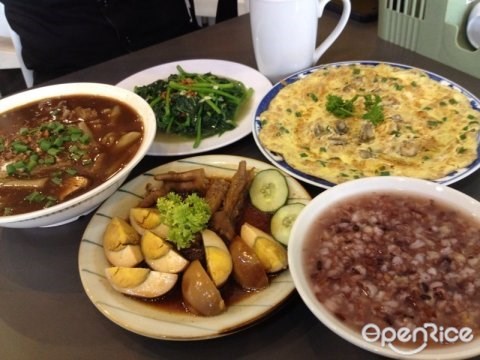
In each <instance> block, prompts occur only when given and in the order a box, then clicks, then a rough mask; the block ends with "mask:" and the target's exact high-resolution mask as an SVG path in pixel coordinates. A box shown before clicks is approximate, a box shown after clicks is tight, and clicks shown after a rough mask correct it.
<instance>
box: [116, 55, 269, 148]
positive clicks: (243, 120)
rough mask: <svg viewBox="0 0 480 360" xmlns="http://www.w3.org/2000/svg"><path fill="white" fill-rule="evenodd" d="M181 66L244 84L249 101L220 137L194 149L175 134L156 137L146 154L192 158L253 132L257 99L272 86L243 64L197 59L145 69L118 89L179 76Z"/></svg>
mask: <svg viewBox="0 0 480 360" xmlns="http://www.w3.org/2000/svg"><path fill="white" fill-rule="evenodd" d="M178 65H180V66H181V67H182V68H183V69H184V70H185V71H187V72H194V73H207V72H211V73H212V74H215V75H220V76H223V77H228V78H231V79H235V80H239V81H241V82H243V84H244V85H245V86H246V87H251V88H252V89H254V93H253V95H252V99H251V100H250V103H249V104H248V106H247V107H246V108H245V109H244V111H243V113H242V115H241V117H240V118H239V119H238V122H237V127H236V128H235V129H233V130H231V131H227V132H225V133H223V134H222V135H220V136H212V137H209V138H207V139H203V140H202V142H201V143H200V145H199V146H198V147H197V148H194V147H193V140H189V139H184V138H180V137H178V136H175V135H167V134H157V136H156V137H155V140H154V142H153V144H152V147H151V148H150V150H149V151H148V154H149V155H163V156H176V155H193V154H198V153H201V152H206V151H209V150H214V149H218V148H221V147H223V146H226V145H229V144H231V143H234V142H235V141H238V140H240V139H242V138H243V137H245V136H247V135H249V134H250V133H251V131H252V125H251V119H252V117H253V114H254V113H255V109H256V108H257V106H258V104H259V103H260V100H261V99H262V98H263V96H264V95H265V94H266V93H267V92H268V90H270V88H271V87H272V84H271V82H270V80H268V79H267V78H266V77H265V76H264V75H262V74H261V73H259V72H258V71H257V70H255V69H252V68H251V67H248V66H246V65H243V64H238V63H235V62H230V61H224V60H213V59H198V60H180V61H174V62H171V63H167V64H162V65H158V66H154V67H151V68H149V69H145V70H143V71H140V72H138V73H136V74H133V75H131V76H129V77H127V78H126V79H124V80H122V81H120V82H119V83H118V84H117V86H119V87H122V88H124V89H127V90H131V91H133V89H134V87H135V86H142V85H147V84H150V83H152V82H154V81H156V80H159V79H166V78H168V76H169V75H171V74H176V73H178V70H177V66H178Z"/></svg>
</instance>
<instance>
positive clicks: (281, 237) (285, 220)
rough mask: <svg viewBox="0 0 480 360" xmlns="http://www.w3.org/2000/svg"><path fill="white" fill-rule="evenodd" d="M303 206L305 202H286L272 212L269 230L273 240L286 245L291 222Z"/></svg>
mask: <svg viewBox="0 0 480 360" xmlns="http://www.w3.org/2000/svg"><path fill="white" fill-rule="evenodd" d="M304 207H305V204H301V203H293V204H288V205H284V206H282V207H281V208H280V209H278V210H277V211H276V212H275V214H273V216H272V219H271V220H270V231H271V232H272V236H273V237H274V238H275V240H277V241H279V242H281V243H282V244H284V245H288V239H289V238H290V231H291V230H292V226H293V223H294V222H295V219H296V218H297V216H298V214H300V211H302V210H303V208H304Z"/></svg>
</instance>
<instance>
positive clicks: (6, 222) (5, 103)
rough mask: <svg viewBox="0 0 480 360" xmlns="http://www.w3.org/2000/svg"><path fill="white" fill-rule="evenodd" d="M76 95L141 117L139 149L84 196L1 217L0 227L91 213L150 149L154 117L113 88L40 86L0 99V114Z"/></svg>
mask: <svg viewBox="0 0 480 360" xmlns="http://www.w3.org/2000/svg"><path fill="white" fill-rule="evenodd" d="M77 94H88V95H93V96H103V97H110V98H114V99H116V100H119V101H122V102H124V103H126V104H127V105H130V106H131V107H132V108H133V109H135V110H136V111H137V112H138V113H139V114H140V116H141V118H142V119H143V123H144V136H143V140H142V143H141V145H140V148H139V149H138V151H137V153H136V154H135V156H134V157H133V158H132V159H131V160H130V161H129V162H128V164H126V165H125V167H124V168H123V169H121V170H120V171H119V172H117V173H116V174H115V175H114V176H112V177H110V178H109V179H108V180H107V181H105V182H104V183H103V184H101V185H99V186H97V187H95V188H93V189H92V190H90V191H88V192H86V193H85V194H82V195H80V196H77V197H75V198H73V199H70V200H68V201H65V202H62V203H60V204H57V205H54V206H51V207H49V208H45V209H42V210H37V211H32V212H29V213H25V214H19V215H10V216H0V227H11V228H32V227H40V226H53V225H61V224H64V223H67V222H70V221H74V220H76V219H77V218H78V217H79V216H81V215H84V214H86V213H89V212H91V211H92V210H94V209H95V208H96V207H98V206H99V205H100V203H101V202H102V201H104V200H105V199H106V198H108V197H109V196H110V195H111V194H113V193H114V192H115V191H116V190H117V189H118V188H119V187H120V185H121V184H122V183H123V182H124V181H125V179H126V178H127V176H128V174H129V173H130V171H131V170H132V169H133V168H134V167H135V166H136V165H137V164H138V163H139V162H140V160H142V159H143V157H144V156H145V154H146V152H147V150H148V149H149V148H150V146H151V144H152V142H153V138H154V136H155V132H156V127H157V125H156V121H155V114H154V113H153V111H152V109H151V108H150V106H149V105H148V104H147V102H146V101H145V100H143V99H142V98H141V97H140V96H138V95H136V94H134V93H132V92H131V91H127V90H125V89H121V88H119V87H116V86H113V85H106V84H97V83H67V84H59V85H51V86H45V87H40V88H36V89H32V90H28V91H25V92H21V93H18V94H15V95H12V96H9V97H6V98H4V99H1V100H0V113H2V112H5V111H7V110H10V109H13V108H16V107H18V106H21V105H24V104H28V103H31V102H34V101H38V100H41V99H47V98H51V97H58V96H69V95H77Z"/></svg>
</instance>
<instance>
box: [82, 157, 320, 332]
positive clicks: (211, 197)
mask: <svg viewBox="0 0 480 360" xmlns="http://www.w3.org/2000/svg"><path fill="white" fill-rule="evenodd" d="M310 200H311V197H310V195H309V194H308V192H307V191H306V190H305V189H304V188H303V187H302V185H301V184H300V183H299V182H298V181H297V180H295V179H294V178H292V177H290V176H288V175H286V174H285V173H283V172H281V171H280V170H278V169H277V168H275V167H273V166H271V165H269V164H266V163H264V162H260V161H258V160H254V159H250V158H244V157H239V156H230V155H205V156H196V157H191V158H186V159H182V160H177V161H173V162H170V163H167V164H164V165H161V166H159V167H156V168H154V169H151V170H149V171H147V172H145V173H144V174H142V175H140V176H138V177H136V178H135V179H133V180H131V181H130V182H128V183H126V184H124V185H123V186H122V187H121V188H120V189H119V190H118V191H117V192H116V193H114V194H113V195H112V196H111V197H110V198H109V199H108V200H107V201H105V202H104V203H103V204H102V206H101V207H100V208H98V210H97V211H96V213H95V214H94V215H93V217H92V219H91V221H90V223H89V224H88V226H87V227H86V229H85V232H84V234H83V237H82V241H81V244H80V249H79V257H78V261H79V272H80V278H81V282H82V285H83V287H84V289H85V292H86V294H87V295H88V297H89V299H90V300H91V301H92V303H93V304H94V305H95V307H96V308H97V309H98V310H99V311H100V312H101V313H102V314H103V315H104V316H106V317H107V318H108V319H109V320H111V321H113V322H114V323H116V324H117V325H119V326H121V327H123V328H125V329H127V330H129V331H132V332H134V333H137V334H140V335H143V336H147V337H151V338H157V339H165V340H202V339H209V338H215V337H220V336H225V335H228V334H231V333H233V332H236V331H239V330H242V329H244V328H246V327H248V326H250V325H253V324H254V323H255V322H257V321H259V320H260V319H262V318H264V317H265V316H266V315H268V314H270V313H272V312H273V311H274V310H275V309H277V308H278V307H279V306H280V305H281V304H282V303H283V302H284V301H285V300H286V299H287V298H288V297H289V296H290V294H291V293H292V292H293V291H294V289H295V287H294V284H293V281H292V278H291V276H290V272H289V269H288V259H287V247H288V240H289V235H290V230H291V227H292V225H293V223H294V222H295V219H296V217H297V216H298V215H299V213H300V212H301V211H302V210H303V208H304V207H305V205H306V204H307V203H308V202H309V201H310Z"/></svg>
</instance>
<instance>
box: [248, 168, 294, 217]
mask: <svg viewBox="0 0 480 360" xmlns="http://www.w3.org/2000/svg"><path fill="white" fill-rule="evenodd" d="M249 193H250V201H251V202H252V204H253V206H255V207H256V208H257V209H259V210H261V211H264V212H274V211H276V210H277V209H279V208H280V207H281V206H283V205H284V204H285V203H286V202H287V199H288V184H287V179H286V178H285V176H284V175H283V174H282V173H281V172H280V171H279V170H277V169H267V170H262V171H260V172H258V173H257V174H256V175H255V177H254V179H253V181H252V184H251V185H250V190H249Z"/></svg>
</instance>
